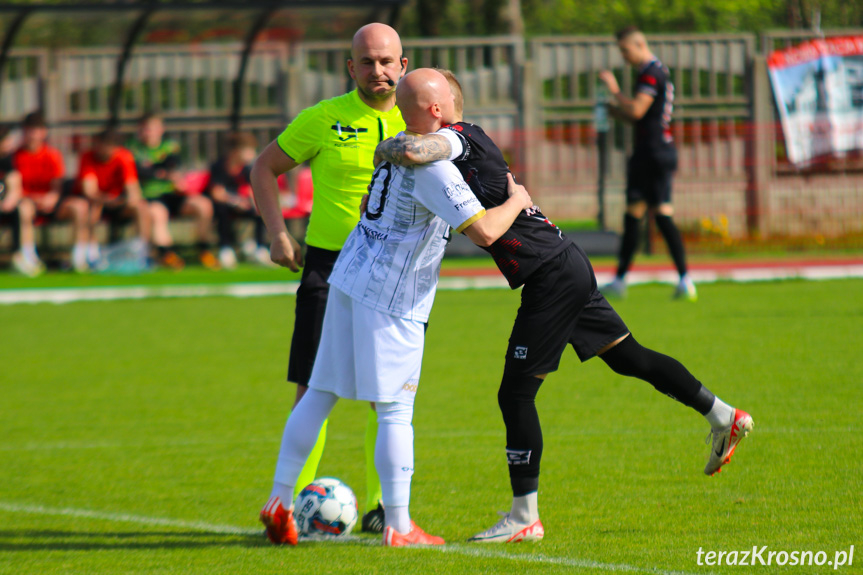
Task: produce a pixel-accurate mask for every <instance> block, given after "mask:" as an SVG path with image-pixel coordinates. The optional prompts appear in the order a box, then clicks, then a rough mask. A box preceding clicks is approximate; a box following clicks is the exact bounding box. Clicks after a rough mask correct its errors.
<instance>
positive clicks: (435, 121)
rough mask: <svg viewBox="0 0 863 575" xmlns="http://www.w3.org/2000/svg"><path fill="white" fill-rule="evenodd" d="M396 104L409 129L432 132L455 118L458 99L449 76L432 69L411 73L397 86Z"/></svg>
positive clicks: (425, 132) (420, 132)
mask: <svg viewBox="0 0 863 575" xmlns="http://www.w3.org/2000/svg"><path fill="white" fill-rule="evenodd" d="M396 103H397V105H398V107H399V109H400V110H401V111H402V117H403V118H404V120H405V125H406V126H407V130H408V131H409V132H414V133H416V134H429V133H431V132H436V131H437V130H438V129H439V128H440V127H441V126H443V125H444V124H447V123H449V122H451V121H452V120H453V117H454V115H455V98H454V96H453V93H452V91H451V90H450V87H449V82H447V79H446V78H445V77H444V76H443V74H441V73H440V72H438V71H437V70H433V69H431V68H419V69H417V70H414V71H413V72H411V73H409V74H407V75H406V76H405V77H404V78H403V79H402V81H401V82H399V85H398V88H397V89H396Z"/></svg>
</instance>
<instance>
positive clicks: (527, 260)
mask: <svg viewBox="0 0 863 575" xmlns="http://www.w3.org/2000/svg"><path fill="white" fill-rule="evenodd" d="M447 128H449V129H450V130H452V131H454V132H455V133H456V134H458V136H459V138H460V139H461V142H462V147H463V148H464V150H463V152H462V154H461V155H460V156H459V157H457V158H456V159H455V160H453V161H454V162H455V166H456V167H457V168H458V170H459V171H460V172H461V175H462V176H463V177H464V180H465V182H467V184H468V185H469V186H470V189H471V191H473V193H474V195H475V196H476V197H477V199H479V202H480V203H481V204H482V206H483V207H484V208H493V207H496V206H499V205H501V204H503V203H504V202H505V201H506V200H507V198H509V193H508V192H507V180H506V174H507V173H508V172H509V166H507V164H506V160H504V159H503V154H502V153H501V151H500V149H499V148H498V147H497V146H496V145H495V143H494V142H493V141H492V139H491V138H489V137H488V135H487V134H486V133H485V132H484V131H483V129H482V128H480V127H479V126H477V125H475V124H468V123H466V122H458V123H456V124H453V125H451V126H447ZM570 243H571V242H570V240H569V239H567V238H566V236H564V235H563V233H562V232H561V231H560V229H558V227H557V226H555V225H554V224H553V223H551V222H550V221H549V220H548V218H546V217H545V216H544V215H542V212H540V211H539V208H538V207H537V206H534V207H533V208H531V209H530V210H525V211H523V212H522V213H520V214H519V215H518V217H517V218H516V219H515V222H513V224H512V226H511V227H510V228H509V230H507V232H506V233H505V234H503V235H502V236H501V237H500V238H498V240H497V241H496V242H494V243H493V244H492V245H491V246H489V247H487V248H483V249H484V250H485V251H487V252H488V253H490V254H491V255H492V257H493V258H494V261H495V263H496V264H497V267H498V268H500V271H501V272H502V273H503V275H504V277H506V279H507V281H508V282H509V285H510V287H512V288H513V289H515V288H517V287H519V286H520V285H522V284H523V283H524V282H525V280H526V279H527V277H528V276H529V275H530V274H531V273H532V272H534V271H535V270H536V269H537V268H538V267H539V266H541V265H542V264H543V263H545V262H547V261H549V260H550V259H551V258H553V257H554V256H556V255H558V254H559V253H560V252H562V251H563V250H564V249H566V247H567V246H568V245H570Z"/></svg>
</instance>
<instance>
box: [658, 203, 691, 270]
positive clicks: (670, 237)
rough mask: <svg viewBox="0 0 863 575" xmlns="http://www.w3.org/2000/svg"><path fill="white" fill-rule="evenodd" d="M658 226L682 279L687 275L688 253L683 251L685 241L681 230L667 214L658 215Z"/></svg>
mask: <svg viewBox="0 0 863 575" xmlns="http://www.w3.org/2000/svg"><path fill="white" fill-rule="evenodd" d="M654 219H655V220H656V226H657V227H658V228H659V231H660V232H662V237H663V238H665V243H666V244H668V251H669V252H670V253H671V259H673V260H674V265H675V267H676V268H677V273H679V274H680V277H683V276H685V275H686V253H685V252H684V250H683V240H682V239H681V237H680V230H678V229H677V226H676V225H675V224H674V220H672V219H671V216H666V215H665V214H656V216H655V218H654Z"/></svg>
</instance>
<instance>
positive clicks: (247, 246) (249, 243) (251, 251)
mask: <svg viewBox="0 0 863 575" xmlns="http://www.w3.org/2000/svg"><path fill="white" fill-rule="evenodd" d="M257 249H258V244H257V242H255V240H253V239H251V238H250V239H248V240H246V241H244V242H243V243H242V245H241V246H240V251H241V252H243V259H245V260H246V261H249V260H253V259H255V252H256V251H257Z"/></svg>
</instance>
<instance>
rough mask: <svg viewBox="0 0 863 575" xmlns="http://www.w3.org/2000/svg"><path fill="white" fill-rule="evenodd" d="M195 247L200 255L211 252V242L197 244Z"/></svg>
mask: <svg viewBox="0 0 863 575" xmlns="http://www.w3.org/2000/svg"><path fill="white" fill-rule="evenodd" d="M195 247H196V248H197V249H198V253H201V254H202V253H204V252H208V251H210V243H209V242H197V243H196V244H195Z"/></svg>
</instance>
